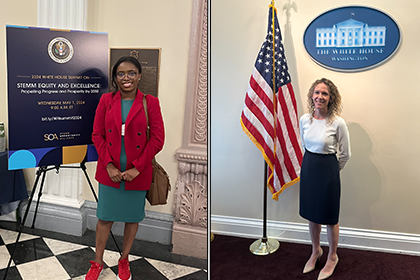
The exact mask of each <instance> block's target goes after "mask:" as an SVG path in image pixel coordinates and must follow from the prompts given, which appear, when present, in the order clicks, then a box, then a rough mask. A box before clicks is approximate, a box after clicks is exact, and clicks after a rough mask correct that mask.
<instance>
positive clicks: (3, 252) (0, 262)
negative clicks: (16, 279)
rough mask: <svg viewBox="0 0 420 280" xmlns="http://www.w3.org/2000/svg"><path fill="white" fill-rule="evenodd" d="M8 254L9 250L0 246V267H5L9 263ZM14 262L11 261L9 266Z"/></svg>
mask: <svg viewBox="0 0 420 280" xmlns="http://www.w3.org/2000/svg"><path fill="white" fill-rule="evenodd" d="M9 259H10V254H9V250H7V248H6V246H0V269H3V268H7V264H8V263H9ZM14 265H15V263H14V262H13V261H12V263H11V264H10V266H11V267H12V266H14Z"/></svg>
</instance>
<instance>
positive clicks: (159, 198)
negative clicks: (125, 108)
mask: <svg viewBox="0 0 420 280" xmlns="http://www.w3.org/2000/svg"><path fill="white" fill-rule="evenodd" d="M143 107H144V112H145V114H146V120H147V131H146V136H147V141H149V137H150V135H149V115H148V113H147V101H146V95H143ZM152 166H153V175H152V183H151V184H150V189H149V190H148V191H147V194H146V198H147V200H148V201H149V203H150V205H162V204H166V203H167V199H168V193H169V191H170V190H171V183H170V181H169V176H168V173H166V171H165V169H163V167H162V166H161V165H160V164H159V163H158V162H157V161H156V159H155V158H153V159H152Z"/></svg>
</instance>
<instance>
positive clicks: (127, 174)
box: [122, 167, 140, 182]
mask: <svg viewBox="0 0 420 280" xmlns="http://www.w3.org/2000/svg"><path fill="white" fill-rule="evenodd" d="M139 174H140V172H139V171H138V170H137V169H136V168H135V167H133V168H131V169H128V170H126V171H124V172H123V173H122V176H123V180H126V181H128V182H131V181H133V180H134V178H136V177H137V175H139Z"/></svg>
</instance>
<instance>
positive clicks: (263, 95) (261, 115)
mask: <svg viewBox="0 0 420 280" xmlns="http://www.w3.org/2000/svg"><path fill="white" fill-rule="evenodd" d="M273 13H274V28H273ZM273 39H274V48H273ZM273 49H274V51H273ZM273 55H274V58H273ZM273 64H274V66H273ZM273 71H274V73H275V75H273ZM273 76H275V83H274V85H273ZM274 87H275V89H274ZM273 89H274V91H273ZM273 92H276V93H277V94H276V95H274V94H273ZM274 120H276V121H275V122H274ZM241 125H242V129H243V130H244V132H245V133H246V134H247V135H248V137H249V138H250V139H251V140H252V141H253V142H254V144H255V145H256V146H257V147H258V149H259V150H260V151H261V152H262V154H263V156H264V159H265V161H266V162H267V164H268V166H269V174H268V175H269V177H268V186H267V187H268V188H269V189H270V191H271V193H272V194H273V199H275V200H278V196H279V195H280V193H281V192H283V190H285V189H286V188H287V187H289V186H291V185H293V184H294V183H296V182H298V181H299V179H300V177H299V176H300V165H301V163H302V148H301V144H300V136H299V121H298V117H297V109H296V99H295V94H294V92H293V87H292V83H291V78H290V75H289V72H288V67H287V63H286V58H285V56H284V47H283V44H282V39H281V33H280V26H279V23H278V20H277V12H276V9H275V8H274V7H273V6H272V5H270V9H269V16H268V30H267V36H266V38H265V41H264V43H263V45H262V47H261V49H260V51H259V53H258V57H257V60H256V62H255V65H254V71H253V73H252V76H251V79H250V81H249V85H248V91H247V93H246V97H245V105H244V108H243V110H242V115H241Z"/></svg>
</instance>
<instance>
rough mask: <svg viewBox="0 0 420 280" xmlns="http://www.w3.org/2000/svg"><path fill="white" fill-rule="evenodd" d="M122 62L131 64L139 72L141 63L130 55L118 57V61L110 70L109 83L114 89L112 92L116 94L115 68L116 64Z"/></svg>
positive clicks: (116, 67)
mask: <svg viewBox="0 0 420 280" xmlns="http://www.w3.org/2000/svg"><path fill="white" fill-rule="evenodd" d="M123 62H129V63H131V64H133V65H134V66H135V67H136V68H137V69H138V70H139V74H140V73H141V64H140V62H139V61H138V60H137V59H135V58H134V57H131V56H123V57H120V59H118V61H117V62H116V63H115V64H114V66H113V67H112V71H111V85H112V88H113V89H114V91H113V92H112V94H116V93H117V92H118V84H117V69H118V66H120V64H121V63H123Z"/></svg>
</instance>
